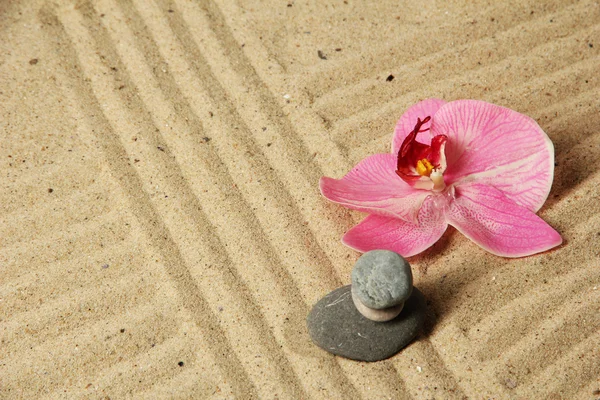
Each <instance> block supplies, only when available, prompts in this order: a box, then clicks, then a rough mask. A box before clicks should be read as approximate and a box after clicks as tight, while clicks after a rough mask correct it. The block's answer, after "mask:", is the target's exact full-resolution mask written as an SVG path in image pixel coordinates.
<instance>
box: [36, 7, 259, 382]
mask: <svg viewBox="0 0 600 400" xmlns="http://www.w3.org/2000/svg"><path fill="white" fill-rule="evenodd" d="M70 15H72V16H76V14H73V13H71V14H70ZM41 19H42V20H43V21H45V22H46V23H45V27H46V28H47V29H48V30H49V31H50V32H49V33H50V34H51V37H55V38H57V40H58V44H59V46H60V48H59V51H60V53H59V54H61V55H62V56H63V57H66V58H67V59H68V60H70V62H71V63H72V64H75V65H78V64H79V68H78V70H83V63H81V64H80V61H79V57H78V54H77V52H76V50H75V47H72V46H75V45H76V44H77V41H73V42H71V40H70V38H69V37H68V36H67V34H66V33H65V31H64V30H63V29H64V27H67V26H69V27H70V28H72V26H70V25H62V24H61V22H60V21H59V20H58V18H57V17H56V16H55V15H54V12H53V10H49V9H44V10H43V11H42V14H41ZM75 27H77V25H75ZM82 32H85V31H80V33H82ZM84 37H85V36H84ZM88 40H89V39H88ZM91 48H93V47H91ZM77 50H78V52H79V55H81V54H86V52H85V51H84V52H83V53H82V52H81V50H82V48H81V47H80V48H77ZM86 61H87V60H86ZM91 65H93V63H92V64H91ZM91 76H94V75H93V74H92V75H91ZM73 79H74V83H75V84H76V86H75V89H76V91H77V93H78V95H79V96H81V97H82V98H83V99H85V100H86V101H87V102H89V104H91V105H93V107H94V108H95V109H94V111H93V112H92V114H91V115H90V116H91V117H92V120H93V121H94V122H95V125H96V126H97V129H98V131H99V132H102V135H103V136H101V139H102V140H99V142H100V143H101V144H102V145H103V146H104V149H103V150H104V152H105V153H104V154H105V157H107V159H108V161H109V165H110V166H111V167H112V168H114V169H113V171H114V173H116V174H117V176H122V179H121V182H122V184H123V186H122V187H123V189H124V191H125V192H126V193H128V195H129V198H130V199H131V200H130V201H132V203H131V204H132V207H133V212H134V214H135V215H136V217H137V218H138V219H139V220H140V221H141V223H142V226H145V228H146V230H147V231H148V232H151V233H150V234H149V235H148V239H149V240H150V242H151V243H153V245H154V246H156V247H157V248H158V249H168V250H167V251H162V252H161V256H162V259H163V262H164V266H165V268H166V269H167V272H168V273H169V275H170V276H172V277H173V278H174V281H175V285H176V287H178V289H179V291H180V293H185V294H186V295H185V296H182V301H183V303H184V305H185V306H186V308H188V310H190V312H191V313H192V315H194V318H195V319H196V321H197V325H198V326H201V327H202V328H203V329H204V330H205V332H206V335H205V338H206V340H207V341H208V343H209V346H210V347H211V348H212V351H213V354H214V359H215V360H216V362H217V363H218V364H219V366H220V368H222V370H223V371H226V373H227V375H229V376H231V377H235V379H234V380H233V381H232V382H231V386H232V390H233V391H234V393H238V394H240V393H248V394H252V393H254V391H255V389H254V387H253V385H252V384H251V383H250V382H249V380H248V377H247V376H246V372H245V371H244V370H243V369H241V368H240V363H239V362H238V361H237V357H236V356H235V353H233V352H232V351H231V347H230V345H229V344H228V343H227V341H226V339H225V335H224V334H223V333H222V332H221V328H220V327H219V323H218V320H217V318H216V316H215V314H213V312H214V311H212V310H211V307H209V306H208V304H207V303H206V300H205V299H204V298H203V297H202V296H200V295H199V294H198V293H199V289H198V286H197V284H196V280H195V279H194V278H193V277H192V276H191V275H190V273H189V271H188V270H187V269H185V268H184V267H183V266H184V265H185V264H184V262H183V260H182V256H181V254H180V253H179V251H178V246H177V245H175V244H174V242H173V239H172V238H170V236H169V234H168V233H167V229H166V227H165V226H164V223H162V221H161V219H160V218H158V215H157V210H156V209H155V208H154V205H153V204H152V202H151V201H150V199H149V196H148V195H147V194H146V192H145V191H144V189H143V184H142V182H141V179H140V178H139V175H138V174H137V172H136V171H135V170H134V169H133V167H132V166H131V165H130V164H129V163H128V161H127V160H128V158H129V157H128V156H127V154H126V153H125V151H124V149H123V147H122V143H121V139H120V138H119V137H118V136H116V134H115V133H114V132H113V130H112V127H111V125H110V122H109V121H108V120H107V119H106V117H105V116H104V114H103V111H102V108H101V106H100V105H99V102H98V101H97V100H96V98H95V95H94V92H93V91H92V90H93V89H92V86H91V84H90V83H85V82H86V80H85V79H84V78H83V76H81V75H79V74H76V75H75V76H74V77H73ZM92 82H93V80H92ZM97 134H100V133H97ZM134 200H135V201H134ZM210 332H221V333H220V334H217V335H214V334H210Z"/></svg>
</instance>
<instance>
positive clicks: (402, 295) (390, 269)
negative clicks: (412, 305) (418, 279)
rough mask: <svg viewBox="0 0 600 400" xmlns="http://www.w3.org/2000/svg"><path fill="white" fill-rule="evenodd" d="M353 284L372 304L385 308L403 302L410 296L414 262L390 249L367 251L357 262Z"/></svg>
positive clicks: (363, 297) (353, 274)
mask: <svg viewBox="0 0 600 400" xmlns="http://www.w3.org/2000/svg"><path fill="white" fill-rule="evenodd" d="M352 286H353V287H354V291H355V293H356V296H357V297H358V298H359V300H360V301H361V302H362V303H363V304H364V305H365V306H367V307H368V308H374V309H377V310H379V309H383V308H389V307H394V306H397V305H399V304H402V303H403V302H404V301H405V300H406V299H408V298H409V296H410V294H411V291H412V287H413V278H412V271H411V269H410V264H409V263H408V262H407V261H406V260H405V259H404V257H402V256H401V255H400V254H398V253H395V252H393V251H389V250H372V251H369V252H366V253H364V254H363V255H362V256H360V258H359V259H358V260H357V261H356V264H354V269H353V270H352Z"/></svg>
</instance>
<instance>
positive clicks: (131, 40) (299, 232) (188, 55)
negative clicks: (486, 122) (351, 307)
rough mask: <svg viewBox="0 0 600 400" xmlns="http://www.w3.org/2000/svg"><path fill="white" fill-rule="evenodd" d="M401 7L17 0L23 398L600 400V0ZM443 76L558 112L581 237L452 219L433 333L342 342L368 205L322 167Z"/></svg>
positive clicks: (5, 48) (2, 49)
mask: <svg viewBox="0 0 600 400" xmlns="http://www.w3.org/2000/svg"><path fill="white" fill-rule="evenodd" d="M400 3H402V4H398V2H395V1H372V2H361V1H357V0H347V1H343V0H331V1H329V0H328V1H320V0H287V1H285V0H237V1H233V0H194V1H191V0H123V1H120V0H95V1H89V0H64V1H63V0H61V1H42V0H22V1H18V0H17V1H1V2H0V135H1V136H0V189H1V190H0V207H1V210H2V212H1V215H0V398H1V399H113V400H114V399H129V398H136V399H190V398H196V399H231V398H239V399H254V398H261V399H273V398H280V399H551V400H557V399H565V400H567V399H592V400H595V399H598V398H600V201H599V198H600V189H599V188H600V172H599V171H600V95H599V93H600V5H599V4H598V3H597V2H596V1H570V0H548V1H541V2H540V1H537V0H520V1H517V0H515V1H501V2H497V1H467V0H455V1H448V2H443V1H437V2H434V1H425V2H418V1H402V2H400ZM390 75H392V76H393V79H391V77H390ZM389 77H390V78H389ZM388 78H389V79H388ZM428 97H439V98H444V99H446V100H454V99H460V98H473V99H480V100H485V101H489V102H493V103H496V104H499V105H502V106H506V107H509V108H512V109H515V110H517V111H519V112H522V113H525V114H527V115H530V116H531V117H533V118H534V119H535V120H537V121H538V122H539V124H540V126H541V127H542V128H543V129H544V130H545V131H546V132H547V133H548V135H549V136H550V138H551V139H552V141H553V142H554V145H555V149H556V169H555V180H554V184H553V187H552V191H551V193H550V196H549V198H548V201H547V202H546V204H545V205H544V207H543V208H542V209H541V210H540V212H539V215H540V216H541V217H542V218H544V219H545V220H546V221H547V222H548V223H549V224H550V225H552V226H553V227H555V228H556V229H557V230H558V231H559V232H560V233H561V234H562V236H563V238H564V244H563V245H562V246H561V247H559V248H557V249H554V250H552V251H549V252H547V253H544V254H541V255H537V256H533V257H526V258H521V259H505V258H500V257H496V256H493V255H491V254H488V253H486V252H485V251H483V250H481V249H480V248H479V247H477V246H476V245H475V244H473V243H472V242H470V241H469V240H468V239H466V238H465V237H464V236H463V235H461V234H460V233H458V232H457V231H456V230H454V229H449V230H448V232H446V234H445V235H444V236H443V237H442V239H441V240H440V241H439V242H438V243H437V244H435V245H434V246H433V247H432V248H431V249H429V250H427V251H426V252H425V253H423V254H421V255H418V256H416V257H413V258H412V259H410V261H411V263H412V266H413V271H414V281H415V285H416V286H417V287H418V288H419V289H420V290H421V291H422V292H423V293H424V295H425V296H426V298H427V300H428V302H429V308H430V315H429V317H428V321H427V323H426V330H425V332H424V333H423V334H422V335H420V336H419V337H418V340H417V341H416V342H414V343H413V344H412V345H411V346H409V347H408V348H406V349H405V350H404V351H402V352H401V353H400V354H398V355H397V356H395V357H393V358H391V359H389V360H386V361H383V362H378V363H373V364H367V363H358V362H354V361H350V360H345V359H341V358H337V357H334V356H331V355H329V354H327V353H325V352H323V351H322V350H320V349H319V348H317V347H316V346H314V345H313V344H312V343H311V341H310V338H309V336H308V332H307V329H306V325H305V318H306V316H307V314H308V312H309V310H310V308H311V307H312V306H313V305H314V304H315V303H316V302H317V301H318V300H319V299H320V298H322V297H323V296H324V295H325V294H327V293H328V292H329V291H331V290H333V289H335V288H337V287H340V286H342V285H344V284H348V283H349V282H350V271H351V269H352V266H353V264H354V261H355V260H356V259H357V258H358V256H359V254H358V253H357V252H355V251H353V250H351V249H349V248H347V247H345V246H343V245H342V244H341V243H340V238H341V236H342V235H343V233H344V232H346V231H347V230H348V229H349V228H350V227H352V226H353V225H354V224H356V223H358V222H359V221H360V220H361V219H362V218H364V214H361V213H358V212H351V211H348V210H347V209H344V208H343V207H340V206H338V205H335V204H333V203H329V202H327V201H326V200H325V199H323V198H322V197H321V196H320V194H319V190H318V181H319V178H320V177H321V176H324V175H325V176H330V177H335V178H340V177H341V176H343V175H344V174H345V173H346V172H347V171H348V170H349V169H350V168H351V167H352V166H353V165H355V164H356V163H357V162H358V161H360V160H361V159H363V158H364V157H366V156H368V155H370V154H373V153H381V152H387V151H389V146H390V141H391V133H392V130H393V127H394V124H395V122H396V120H397V119H398V118H399V117H400V115H401V114H402V112H403V111H404V110H405V109H406V108H407V107H409V106H410V105H412V104H414V103H415V102H417V101H419V100H421V99H424V98H428Z"/></svg>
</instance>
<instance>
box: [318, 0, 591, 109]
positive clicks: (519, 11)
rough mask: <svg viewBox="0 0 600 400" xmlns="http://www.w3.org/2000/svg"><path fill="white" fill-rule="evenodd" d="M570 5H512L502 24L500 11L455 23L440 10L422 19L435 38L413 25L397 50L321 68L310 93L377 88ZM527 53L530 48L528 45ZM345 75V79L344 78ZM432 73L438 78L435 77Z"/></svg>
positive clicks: (481, 10)
mask: <svg viewBox="0 0 600 400" xmlns="http://www.w3.org/2000/svg"><path fill="white" fill-rule="evenodd" d="M569 3H571V4H573V3H577V2H565V1H552V2H545V3H544V4H543V5H540V4H539V3H537V2H534V1H530V2H525V1H522V2H517V3H515V4H513V5H512V9H511V14H512V15H511V18H502V17H500V16H499V15H498V14H496V13H497V12H498V11H497V7H498V5H492V6H488V7H480V6H476V5H475V4H473V5H472V6H473V8H472V9H470V10H468V11H466V10H465V11H464V14H463V15H461V16H453V17H448V14H445V13H441V12H439V10H436V11H438V12H436V13H430V14H428V15H424V16H422V18H428V19H431V25H430V27H429V29H431V35H430V36H428V37H423V34H422V28H420V27H419V25H421V24H422V20H419V19H417V20H416V21H415V22H413V24H414V25H413V26H410V30H409V31H408V32H403V33H404V34H402V35H399V36H398V39H396V38H393V37H392V38H391V39H392V40H394V43H393V44H392V45H390V46H383V49H381V48H380V46H376V47H375V49H376V50H375V52H373V53H372V54H368V57H365V55H364V54H361V56H360V58H354V57H348V58H347V59H343V61H342V62H341V63H332V65H330V66H329V65H327V66H323V67H320V68H319V70H318V73H315V74H314V75H316V77H315V78H313V80H312V81H311V82H310V83H309V84H308V85H307V87H308V88H309V90H311V91H312V92H314V93H315V94H314V97H315V98H320V97H323V96H326V95H328V94H329V93H331V92H333V91H336V90H342V91H346V90H347V89H344V87H346V88H348V87H352V85H353V84H354V85H356V84H358V85H360V81H361V80H363V79H366V81H367V82H368V81H371V82H372V81H373V77H374V76H375V77H377V76H379V81H381V80H382V78H385V77H387V76H388V74H389V73H390V72H395V71H396V70H397V68H399V66H404V65H406V64H407V63H408V64H414V65H417V64H418V63H419V60H421V59H422V58H425V59H427V58H426V57H427V56H428V55H433V56H435V55H436V54H438V53H442V54H444V53H445V52H446V51H448V50H451V54H453V56H454V57H456V56H458V55H460V54H461V53H462V52H461V50H462V49H464V48H465V47H464V46H467V48H469V47H470V46H469V44H472V42H474V41H475V42H476V41H478V40H481V39H484V38H485V37H495V36H496V35H499V34H502V33H504V32H506V31H510V30H511V29H513V28H514V27H515V26H519V25H522V24H526V23H528V22H529V21H532V20H533V21H536V20H537V21H544V22H548V21H549V20H550V19H553V18H552V16H553V15H554V14H557V13H560V12H561V11H564V10H568V9H569V7H573V6H572V5H571V4H569ZM593 7H594V5H593V3H591V2H590V3H587V10H590V9H593ZM532 11H533V13H532ZM540 15H541V17H540ZM491 18H493V19H494V20H493V21H492V22H494V23H493V24H485V19H491ZM575 20H576V19H575ZM473 21H475V22H473ZM482 25H485V26H486V28H487V30H483V29H482ZM528 28H529V26H528ZM550 29H552V28H550ZM528 36H529V37H531V40H534V38H537V36H536V35H528ZM495 44H496V45H498V44H500V45H501V44H502V42H498V41H496V42H495ZM524 47H525V48H526V47H527V44H526V45H525V46H524ZM513 48H515V49H518V48H516V47H513ZM463 51H464V50H463ZM365 58H366V60H365ZM476 61H478V60H477V58H476V57H473V58H471V59H469V60H468V61H467V62H468V63H471V65H476ZM462 64H463V63H462V62H461V63H458V64H455V66H454V67H457V66H460V65H462ZM323 70H325V71H323ZM341 71H344V73H340V72H341ZM364 71H376V73H373V72H369V75H370V76H369V77H365V73H364ZM315 72H316V71H315ZM433 72H434V73H435V71H433Z"/></svg>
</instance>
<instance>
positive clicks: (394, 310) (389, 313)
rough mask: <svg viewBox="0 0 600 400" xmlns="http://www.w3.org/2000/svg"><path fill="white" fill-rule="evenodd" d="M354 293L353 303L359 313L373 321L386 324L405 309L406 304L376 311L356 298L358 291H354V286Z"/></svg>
mask: <svg viewBox="0 0 600 400" xmlns="http://www.w3.org/2000/svg"><path fill="white" fill-rule="evenodd" d="M350 291H351V293H352V301H353V302H354V306H355V307H356V309H357V310H358V312H359V313H361V314H362V315H364V316H365V317H367V318H369V319H370V320H371V321H377V322H385V321H389V320H391V319H394V318H396V317H397V316H398V314H400V311H402V308H403V307H404V303H402V304H398V305H397V306H393V307H388V308H382V309H379V310H376V309H374V308H369V307H367V306H365V305H364V304H363V303H362V302H361V301H360V299H359V298H358V297H357V296H356V291H355V290H354V286H352V289H351V290H350Z"/></svg>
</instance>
